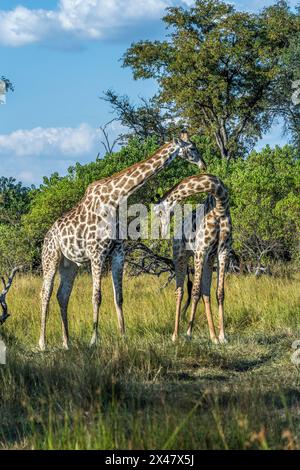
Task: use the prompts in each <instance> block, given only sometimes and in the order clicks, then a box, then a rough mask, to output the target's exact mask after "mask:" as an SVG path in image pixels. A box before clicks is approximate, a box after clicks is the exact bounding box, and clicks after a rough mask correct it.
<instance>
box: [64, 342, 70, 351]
mask: <svg viewBox="0 0 300 470" xmlns="http://www.w3.org/2000/svg"><path fill="white" fill-rule="evenodd" d="M63 349H64V350H65V351H69V345H68V344H66V343H64V344H63Z"/></svg>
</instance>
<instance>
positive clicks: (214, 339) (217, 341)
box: [211, 338, 220, 344]
mask: <svg viewBox="0 0 300 470" xmlns="http://www.w3.org/2000/svg"><path fill="white" fill-rule="evenodd" d="M211 342H212V343H213V344H220V343H219V340H218V338H211Z"/></svg>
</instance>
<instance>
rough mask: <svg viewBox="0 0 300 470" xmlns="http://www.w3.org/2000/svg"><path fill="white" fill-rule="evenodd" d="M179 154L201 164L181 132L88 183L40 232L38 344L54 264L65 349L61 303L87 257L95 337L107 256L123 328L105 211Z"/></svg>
mask: <svg viewBox="0 0 300 470" xmlns="http://www.w3.org/2000/svg"><path fill="white" fill-rule="evenodd" d="M177 156H179V157H181V158H183V159H185V160H187V161H189V162H191V163H194V164H197V165H198V166H199V167H200V168H202V167H204V168H205V163H204V161H203V159H202V158H201V156H200V154H199V152H198V150H197V148H196V146H195V145H194V144H193V143H192V142H190V141H189V140H188V136H187V133H186V132H183V133H182V134H181V138H180V139H176V140H174V141H173V142H169V143H167V144H165V145H163V146H162V147H161V148H160V149H159V150H158V151H157V152H156V153H155V154H154V155H153V156H151V157H150V158H148V159H147V160H144V161H142V162H139V163H137V164H135V165H133V166H131V167H129V168H126V169H125V170H123V171H121V172H120V173H117V174H115V175H113V176H111V177H108V178H104V179H102V180H100V181H96V182H94V183H92V184H90V185H89V187H88V188H87V191H86V193H85V195H84V197H83V199H82V200H81V201H80V202H79V203H78V204H77V205H76V206H75V207H74V208H73V209H72V210H70V211H69V212H68V213H67V214H65V215H63V216H62V217H61V218H59V219H58V220H57V221H56V222H55V223H54V225H53V226H52V228H51V229H50V230H49V232H48V233H47V234H46V237H45V240H44V246H43V251H42V267H43V287H42V292H41V298H42V314H41V335H40V340H39V346H40V348H41V349H42V350H44V349H45V332H46V320H47V316H48V308H49V301H50V297H51V294H52V290H53V283H54V276H55V273H56V270H57V268H59V273H60V286H59V288H58V292H57V299H58V302H59V305H60V311H61V318H62V332H63V346H64V347H65V348H66V349H67V348H68V339H69V333H68V320H67V308H68V302H69V297H70V294H71V291H72V287H73V283H74V279H75V276H76V274H77V271H78V266H80V265H81V264H82V263H85V262H88V261H90V263H91V269H92V278H93V296H92V303H93V336H92V339H91V344H92V345H93V344H95V343H96V342H97V336H98V316H99V307H100V303H101V277H102V271H103V265H104V262H105V259H106V258H107V256H111V258H112V280H113V287H114V300H115V306H116V311H117V316H118V322H119V328H120V330H121V334H124V332H125V326H124V318H123V309H122V304H123V294H122V277H123V266H124V250H123V241H122V240H120V239H118V238H117V237H114V236H112V234H113V233H114V231H115V230H116V228H117V227H116V223H115V222H117V226H118V220H117V221H115V220H114V219H113V218H112V217H111V215H112V212H114V210H116V209H117V208H118V206H119V205H120V203H121V202H122V200H124V199H125V198H127V197H128V196H130V195H131V194H132V193H133V192H135V191H136V190H137V189H138V188H140V187H141V186H142V185H143V184H144V183H145V182H146V181H147V180H148V179H149V178H150V177H151V176H153V175H155V174H156V173H158V172H159V171H160V170H162V169H163V168H164V167H166V166H167V165H169V164H170V163H171V162H172V161H173V160H174V158H175V157H177Z"/></svg>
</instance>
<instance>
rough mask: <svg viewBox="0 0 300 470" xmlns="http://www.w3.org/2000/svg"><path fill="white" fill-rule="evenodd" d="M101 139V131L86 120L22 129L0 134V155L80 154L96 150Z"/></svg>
mask: <svg viewBox="0 0 300 470" xmlns="http://www.w3.org/2000/svg"><path fill="white" fill-rule="evenodd" d="M98 143H99V131H98V130H97V129H93V128H92V127H90V126H89V125H87V124H81V125H80V126H78V127H76V128H72V127H49V128H43V127H36V128H34V129H30V130H23V129H19V130H17V131H14V132H12V133H11V134H5V135H4V134H0V155H6V154H8V153H9V154H10V155H14V156H17V157H26V156H31V157H32V156H44V155H46V156H48V155H59V156H66V157H77V156H80V155H84V154H88V153H92V152H94V151H95V149H96V147H97V145H98ZM91 157H94V155H91Z"/></svg>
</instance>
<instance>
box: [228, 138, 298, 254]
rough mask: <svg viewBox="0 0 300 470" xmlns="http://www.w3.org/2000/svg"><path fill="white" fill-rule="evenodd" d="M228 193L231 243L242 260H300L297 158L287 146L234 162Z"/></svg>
mask: <svg viewBox="0 0 300 470" xmlns="http://www.w3.org/2000/svg"><path fill="white" fill-rule="evenodd" d="M225 181H226V183H227V185H228V187H229V189H230V202H231V214H232V219H233V229H234V243H235V248H236V250H237V251H238V253H239V254H240V255H241V256H242V257H243V258H244V259H246V260H250V261H255V262H257V263H261V262H263V261H266V260H268V259H269V260H270V259H273V260H279V259H280V260H284V261H288V260H291V259H294V258H296V257H297V256H298V255H299V242H300V235H299V234H300V158H299V154H298V153H297V151H296V150H295V149H294V148H293V147H290V146H285V147H284V148H282V149H281V148H280V147H276V148H275V149H271V148H270V147H269V146H267V147H266V148H264V149H263V150H262V151H261V152H256V151H254V152H252V153H251V154H250V156H249V157H248V158H247V160H240V161H238V162H235V163H234V164H233V165H232V167H231V169H230V174H228V176H227V178H226V179H225Z"/></svg>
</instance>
